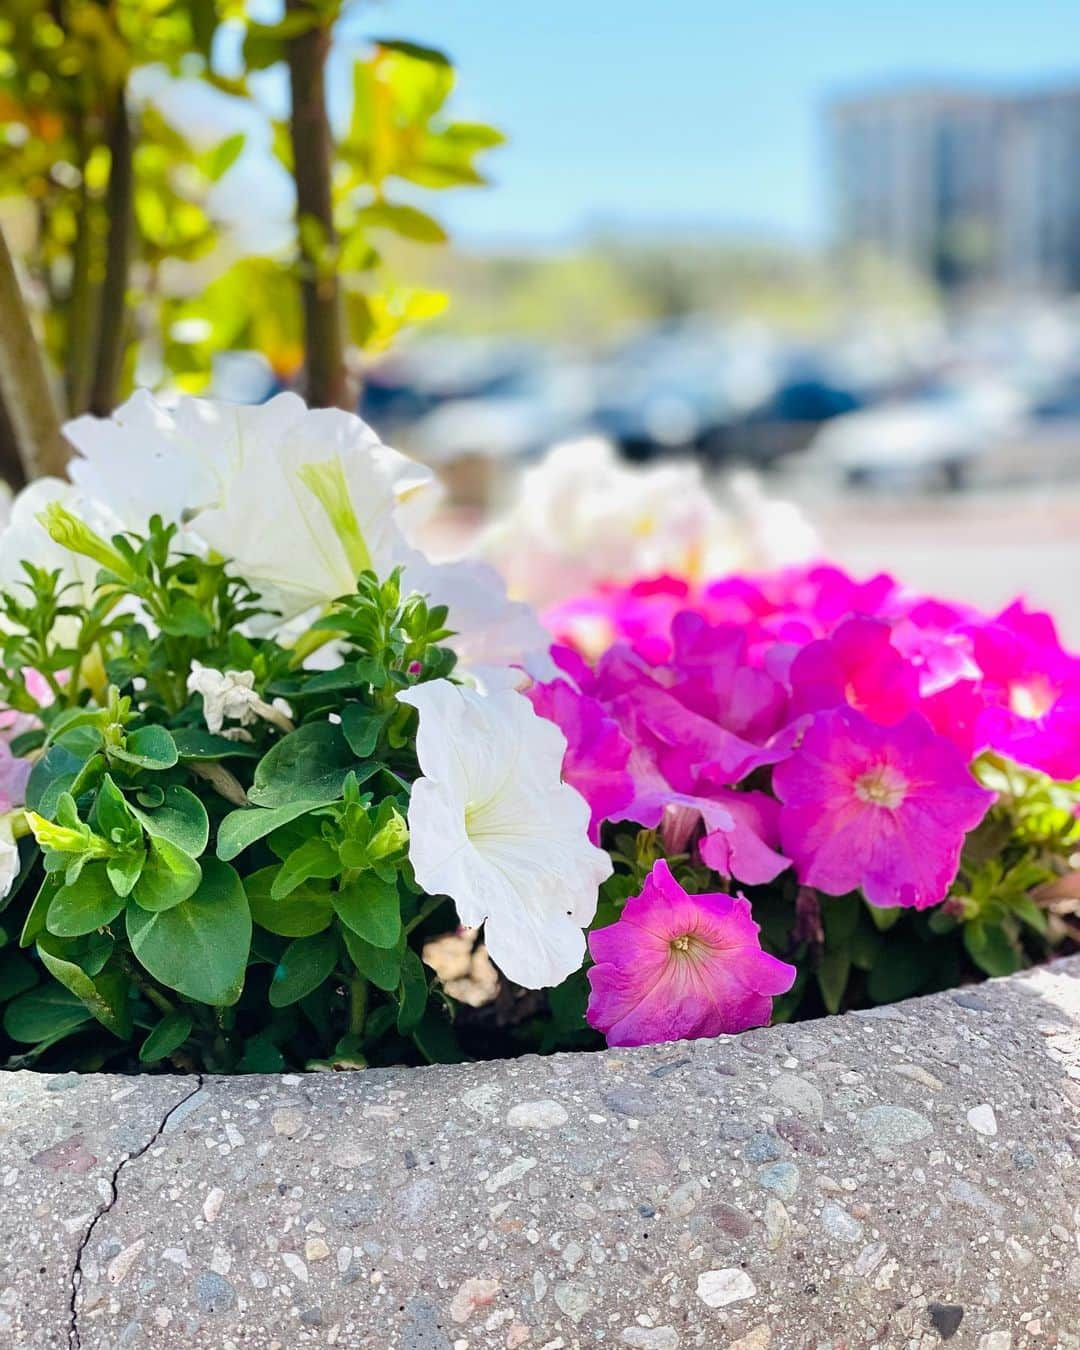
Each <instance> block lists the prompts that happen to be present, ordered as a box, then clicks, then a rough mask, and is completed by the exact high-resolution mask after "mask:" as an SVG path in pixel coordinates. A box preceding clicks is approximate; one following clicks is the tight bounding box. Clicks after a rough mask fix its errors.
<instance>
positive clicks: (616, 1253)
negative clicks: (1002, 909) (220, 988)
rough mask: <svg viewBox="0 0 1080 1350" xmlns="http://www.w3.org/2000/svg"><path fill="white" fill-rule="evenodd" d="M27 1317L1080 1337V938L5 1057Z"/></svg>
mask: <svg viewBox="0 0 1080 1350" xmlns="http://www.w3.org/2000/svg"><path fill="white" fill-rule="evenodd" d="M0 1140H2V1142H3V1152H2V1163H0V1198H2V1203H0V1253H2V1256H0V1262H2V1272H0V1345H2V1346H12V1347H22V1346H49V1347H55V1346H68V1345H70V1346H77V1347H83V1348H84V1350H91V1348H93V1350H106V1348H107V1347H108V1348H111V1347H116V1348H117V1350H119V1347H128V1346H131V1347H153V1348H154V1350H157V1348H158V1347H172V1346H212V1347H229V1346H237V1347H239V1346H247V1345H250V1346H260V1347H274V1346H276V1347H281V1350H285V1347H293V1346H307V1345H338V1346H371V1347H379V1348H380V1350H381V1348H384V1347H399V1346H400V1347H402V1348H403V1350H482V1348H483V1347H500V1350H501V1348H502V1347H506V1350H515V1347H526V1346H527V1347H530V1350H532V1348H533V1347H535V1348H536V1350H571V1347H591V1346H598V1345H608V1346H612V1347H622V1346H629V1347H638V1350H678V1348H679V1347H683V1346H702V1347H706V1348H707V1350H713V1347H725V1346H726V1347H732V1350H765V1347H777V1348H778V1350H785V1348H786V1347H789V1346H790V1347H800V1348H801V1347H815V1350H816V1348H817V1347H830V1348H832V1350H841V1347H851V1346H856V1345H872V1344H873V1345H882V1346H916V1347H924V1346H934V1345H938V1344H940V1343H942V1342H943V1341H952V1342H953V1344H954V1345H956V1346H973V1347H978V1350H1015V1348H1017V1347H1022V1346H1028V1345H1030V1346H1039V1347H1045V1346H1069V1347H1080V1319H1078V1318H1077V1313H1078V1311H1080V957H1077V956H1074V957H1071V958H1066V959H1064V960H1061V961H1057V962H1054V963H1052V964H1051V965H1049V966H1045V967H1041V968H1039V969H1037V970H1034V971H1029V972H1026V973H1024V974H1022V975H1017V976H1013V977H1011V978H1009V979H1005V980H994V981H990V982H988V983H986V984H984V985H981V986H979V987H977V988H972V989H965V990H959V991H954V992H952V993H945V994H938V995H933V996H931V997H929V998H924V999H917V1000H912V1001H911V1002H908V1003H903V1004H897V1005H894V1006H892V1007H887V1008H882V1009H877V1010H875V1011H873V1012H871V1013H856V1014H848V1015H847V1016H844V1017H833V1018H826V1019H823V1020H821V1021H815V1022H804V1023H800V1024H798V1025H795V1026H785V1027H775V1028H770V1029H768V1030H761V1031H754V1032H748V1033H746V1034H744V1035H742V1036H737V1037H726V1038H721V1039H719V1040H716V1041H697V1042H687V1043H680V1044H675V1045H663V1046H655V1047H648V1048H644V1049H640V1050H625V1051H624V1050H609V1051H606V1052H603V1053H600V1054H580V1055H559V1056H555V1057H552V1058H550V1059H538V1058H536V1057H527V1058H524V1059H520V1060H511V1061H499V1062H494V1063H488V1064H471V1065H463V1066H460V1067H455V1068H430V1069H395V1070H372V1071H368V1072H365V1073H357V1074H317V1075H308V1076H301V1075H295V1074H292V1075H283V1076H280V1077H257V1078H252V1077H247V1078H206V1079H194V1078H183V1077H166V1076H145V1077H139V1078H122V1077H117V1076H112V1075H104V1074H103V1075H87V1076H85V1077H80V1076H78V1075H74V1074H63V1075H44V1074H33V1073H29V1072H22V1073H9V1074H6V1075H4V1076H3V1077H2V1078H0Z"/></svg>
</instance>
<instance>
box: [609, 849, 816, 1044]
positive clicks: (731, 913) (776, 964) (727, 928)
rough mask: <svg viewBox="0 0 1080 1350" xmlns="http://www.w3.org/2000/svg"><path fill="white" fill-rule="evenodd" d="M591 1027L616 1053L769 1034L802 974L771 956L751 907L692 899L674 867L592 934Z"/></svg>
mask: <svg viewBox="0 0 1080 1350" xmlns="http://www.w3.org/2000/svg"><path fill="white" fill-rule="evenodd" d="M589 951H590V952H591V954H592V957H593V960H594V961H595V962H596V965H595V966H593V968H592V969H591V970H590V971H589V976H588V978H589V985H590V987H591V993H590V995H589V1005H588V1010H587V1012H586V1017H587V1020H588V1022H589V1025H590V1026H593V1027H595V1028H596V1029H597V1030H598V1031H602V1032H603V1033H604V1035H605V1036H606V1037H607V1042H608V1044H609V1045H649V1044H652V1043H654V1042H658V1041H677V1040H693V1039H696V1038H698V1037H701V1036H720V1035H724V1034H727V1033H731V1032H736V1031H745V1030H746V1029H747V1028H748V1027H759V1026H763V1025H764V1024H765V1023H766V1022H768V1020H769V1018H770V1016H771V1015H772V999H773V997H774V996H775V995H777V994H784V993H786V992H787V991H788V990H789V989H790V988H791V986H792V984H793V983H794V980H795V967H794V966H790V965H788V963H787V962H786V961H780V960H778V959H777V958H776V957H775V956H770V955H769V954H768V953H767V952H763V951H762V950H761V943H760V940H759V930H758V926H757V924H756V923H755V922H754V920H753V917H752V915H751V911H750V904H749V902H748V901H746V900H744V899H742V897H737V896H731V895H723V894H714V895H689V894H688V893H687V892H686V891H684V890H683V888H682V887H681V886H680V885H679V883H678V882H677V881H676V880H675V878H674V877H673V876H672V875H671V869H670V868H669V867H668V865H667V863H666V862H662V861H661V862H658V863H656V865H655V866H654V867H653V870H652V872H651V873H650V874H649V876H648V877H647V878H646V881H645V885H644V887H643V888H642V891H641V894H640V895H637V896H633V897H631V898H630V899H629V900H627V902H626V905H625V906H624V908H623V911H622V914H621V915H620V916H619V919H618V921H617V922H616V923H614V924H612V925H611V926H610V927H608V928H600V929H598V930H597V931H596V932H593V933H590V934H589Z"/></svg>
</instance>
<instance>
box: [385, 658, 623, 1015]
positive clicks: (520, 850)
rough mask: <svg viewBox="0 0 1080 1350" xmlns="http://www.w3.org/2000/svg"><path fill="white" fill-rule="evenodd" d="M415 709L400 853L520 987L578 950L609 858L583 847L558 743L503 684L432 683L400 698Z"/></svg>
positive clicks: (577, 961)
mask: <svg viewBox="0 0 1080 1350" xmlns="http://www.w3.org/2000/svg"><path fill="white" fill-rule="evenodd" d="M398 698H399V699H400V700H401V702H403V703H409V704H411V705H412V706H413V707H414V708H416V709H417V710H418V711H419V713H420V728H419V732H418V734H417V741H416V752H417V757H418V758H419V761H420V769H421V771H422V773H423V777H422V778H419V779H418V780H417V781H416V782H415V783H414V784H413V787H412V800H411V802H410V805H409V858H410V861H411V862H412V865H413V869H414V871H415V873H416V879H417V881H418V882H419V883H420V885H421V886H423V887H424V889H425V890H426V891H428V892H429V894H432V895H448V896H450V898H451V899H452V900H453V901H454V903H455V905H456V906H457V911H458V915H459V916H460V918H461V921H462V923H464V924H466V925H468V926H470V927H479V925H480V924H481V923H483V924H484V925H485V927H484V933H485V942H486V944H487V949H488V951H489V952H490V954H491V957H492V960H493V961H495V962H496V964H497V965H498V966H499V967H500V968H501V969H502V970H503V971H504V973H505V974H506V975H507V976H508V977H509V978H510V979H511V980H514V981H515V982H516V983H518V984H521V985H524V986H525V987H526V988H529V989H542V988H545V987H548V986H551V985H556V984H560V983H561V982H562V981H563V980H565V979H566V978H567V976H568V975H571V974H572V973H573V972H574V971H575V970H577V969H579V968H580V966H581V963H582V961H583V959H584V956H585V937H584V933H583V932H582V929H583V928H584V927H585V926H586V925H587V924H588V923H589V922H590V921H591V920H592V917H593V915H594V914H595V912H596V900H597V891H598V888H599V886H600V883H601V882H602V881H604V880H605V878H606V877H608V876H610V875H611V859H610V858H609V857H608V855H607V854H606V853H605V852H603V851H602V850H601V849H598V848H595V847H594V846H593V845H592V844H591V843H589V838H588V828H589V808H588V806H587V805H586V804H585V801H584V799H583V798H582V797H581V796H580V795H579V794H578V793H577V792H575V791H574V789H573V788H571V787H568V786H566V784H564V783H563V782H562V778H561V773H562V759H563V754H564V752H565V750H566V740H565V738H564V737H563V735H562V733H561V732H560V731H559V730H558V728H557V727H555V725H554V724H553V723H551V722H548V721H547V720H546V719H544V718H542V717H538V716H537V715H536V713H535V712H534V711H533V708H532V705H531V704H530V703H529V701H528V699H526V698H524V697H523V696H522V695H521V694H518V693H515V692H514V691H512V690H504V691H500V692H496V693H493V694H491V695H489V696H486V697H485V696H484V695H482V694H479V693H477V692H476V691H475V690H472V689H466V688H462V687H461V686H459V685H455V684H451V683H450V682H449V681H448V680H432V681H431V682H430V683H427V684H418V685H415V686H413V687H412V688H411V689H407V690H404V691H403V692H402V693H400V694H399V695H398Z"/></svg>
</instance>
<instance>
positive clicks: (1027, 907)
mask: <svg viewBox="0 0 1080 1350" xmlns="http://www.w3.org/2000/svg"><path fill="white" fill-rule="evenodd" d="M1010 907H1011V908H1012V911H1013V913H1014V914H1015V915H1016V916H1017V918H1018V919H1020V920H1021V921H1022V922H1023V923H1026V924H1027V926H1028V927H1029V928H1034V929H1035V931H1036V933H1038V934H1040V935H1041V936H1042V937H1046V933H1047V921H1046V911H1045V910H1043V909H1040V908H1039V906H1038V905H1037V904H1036V903H1035V901H1034V900H1032V898H1031V896H1030V895H1024V894H1020V895H1014V896H1013V898H1012V900H1011V901H1010Z"/></svg>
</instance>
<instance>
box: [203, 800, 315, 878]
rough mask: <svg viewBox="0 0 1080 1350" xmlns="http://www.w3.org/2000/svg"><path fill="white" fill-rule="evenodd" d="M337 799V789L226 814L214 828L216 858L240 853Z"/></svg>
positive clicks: (226, 859)
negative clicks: (298, 799) (278, 803)
mask: <svg viewBox="0 0 1080 1350" xmlns="http://www.w3.org/2000/svg"><path fill="white" fill-rule="evenodd" d="M340 796H341V790H340V789H334V790H332V791H330V792H328V793H326V794H324V795H323V796H322V797H310V798H308V799H306V800H301V801H295V802H289V803H288V805H286V806H274V807H270V808H267V807H248V806H242V807H240V809H239V810H237V811H230V812H229V814H228V815H227V816H226V817H225V819H224V820H223V821H222V822H221V824H220V826H219V827H218V837H217V855H218V857H219V858H222V859H224V860H225V861H226V862H228V860H229V859H230V858H235V857H236V856H237V854H239V853H243V851H244V849H246V848H250V846H251V845H252V844H254V843H255V842H256V841H257V840H259V839H262V838H263V836H264V835H267V834H270V833H272V832H273V831H274V830H276V829H278V828H279V827H280V826H282V825H288V824H289V822H290V821H293V820H297V819H298V818H299V817H300V816H305V815H307V813H308V812H309V811H317V810H318V809H319V808H320V807H323V806H329V805H330V804H331V802H336V801H337V800H338V799H339V797H340Z"/></svg>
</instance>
